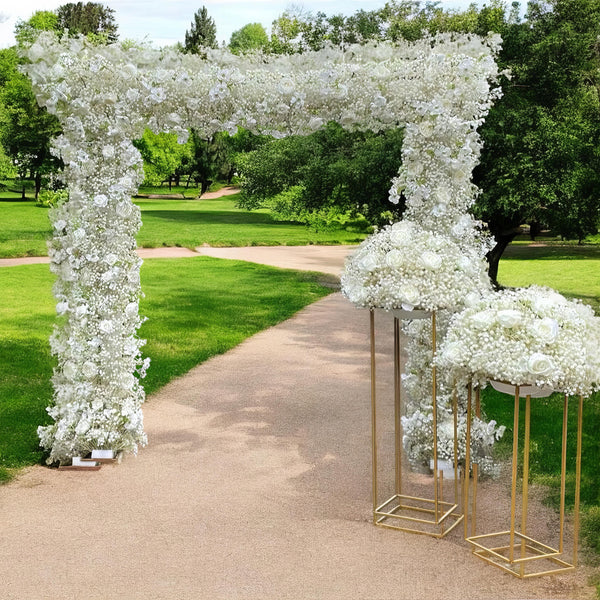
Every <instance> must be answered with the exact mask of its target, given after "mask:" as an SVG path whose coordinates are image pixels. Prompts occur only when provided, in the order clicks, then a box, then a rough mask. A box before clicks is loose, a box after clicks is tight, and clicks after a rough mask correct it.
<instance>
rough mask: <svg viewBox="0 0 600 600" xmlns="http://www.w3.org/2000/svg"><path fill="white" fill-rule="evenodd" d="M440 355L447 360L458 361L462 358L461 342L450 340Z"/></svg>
mask: <svg viewBox="0 0 600 600" xmlns="http://www.w3.org/2000/svg"><path fill="white" fill-rule="evenodd" d="M442 356H443V358H444V359H445V360H447V361H448V362H451V363H457V362H459V361H460V359H461V358H462V344H461V343H460V342H451V343H450V344H448V345H447V346H446V347H445V348H444V351H443V353H442Z"/></svg>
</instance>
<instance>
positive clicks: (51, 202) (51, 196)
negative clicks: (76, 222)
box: [37, 190, 69, 208]
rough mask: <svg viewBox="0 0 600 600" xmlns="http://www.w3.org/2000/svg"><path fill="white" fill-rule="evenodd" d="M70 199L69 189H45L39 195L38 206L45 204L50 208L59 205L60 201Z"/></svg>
mask: <svg viewBox="0 0 600 600" xmlns="http://www.w3.org/2000/svg"><path fill="white" fill-rule="evenodd" d="M68 199H69V192H68V191H67V190H43V191H41V192H40V194H39V196H38V201H37V204H38V206H45V207H48V208H51V207H54V206H58V205H59V204H60V203H62V202H65V201H66V200H68Z"/></svg>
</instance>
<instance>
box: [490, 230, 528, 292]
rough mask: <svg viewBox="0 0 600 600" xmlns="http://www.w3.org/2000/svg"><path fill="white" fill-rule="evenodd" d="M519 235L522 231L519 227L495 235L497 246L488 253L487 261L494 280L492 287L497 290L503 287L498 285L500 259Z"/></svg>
mask: <svg viewBox="0 0 600 600" xmlns="http://www.w3.org/2000/svg"><path fill="white" fill-rule="evenodd" d="M519 233H521V229H520V228H519V227H517V228H515V229H511V230H509V231H503V232H501V233H495V234H494V239H495V240H496V245H495V246H494V247H493V248H492V249H491V250H490V251H489V252H488V253H487V255H486V259H487V261H488V265H489V268H488V275H489V276H490V279H491V280H492V285H493V286H494V288H495V289H497V290H498V289H500V287H501V286H500V284H499V283H498V266H499V263H500V258H501V257H502V254H503V253H504V251H505V250H506V248H507V247H508V245H509V244H510V243H511V242H512V241H513V240H514V239H515V237H516V236H517V235H518V234H519Z"/></svg>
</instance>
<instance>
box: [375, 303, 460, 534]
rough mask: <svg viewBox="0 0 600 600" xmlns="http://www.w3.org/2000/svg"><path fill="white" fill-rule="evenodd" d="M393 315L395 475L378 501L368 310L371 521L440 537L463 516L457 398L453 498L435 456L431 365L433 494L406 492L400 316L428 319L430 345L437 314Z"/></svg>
mask: <svg viewBox="0 0 600 600" xmlns="http://www.w3.org/2000/svg"><path fill="white" fill-rule="evenodd" d="M392 312H393V315H394V464H395V478H394V483H395V485H394V490H395V493H394V495H393V496H391V497H390V498H388V499H387V500H386V501H385V502H383V503H379V497H378V481H377V480H378V472H377V458H378V448H377V401H376V398H377V390H376V388H377V385H376V383H377V378H376V364H375V310H373V309H371V311H370V327H371V438H372V459H373V465H372V470H373V472H372V480H373V523H374V524H375V525H377V526H379V527H387V528H390V529H397V530H400V531H407V532H410V533H419V534H423V535H429V536H432V537H436V538H442V537H444V536H445V535H447V534H448V533H449V532H450V531H452V530H453V529H454V528H455V527H456V526H457V525H458V524H459V523H460V522H461V521H462V519H463V515H462V513H460V512H459V511H458V504H457V498H458V445H457V402H456V397H455V398H454V401H453V415H454V501H453V502H448V501H445V500H444V478H443V471H441V470H440V471H438V458H437V398H436V396H437V394H436V385H437V382H436V370H435V366H433V367H432V379H433V381H432V390H431V395H432V411H433V415H432V418H433V424H432V427H433V478H432V479H433V498H423V497H418V496H410V495H406V494H404V493H403V492H402V483H403V482H402V419H401V416H402V410H401V400H402V398H401V365H400V355H401V346H400V320H401V319H411V320H412V319H428V318H430V319H431V328H432V348H433V349H434V351H435V347H436V321H435V318H436V315H435V312H426V311H401V310H394V311H392Z"/></svg>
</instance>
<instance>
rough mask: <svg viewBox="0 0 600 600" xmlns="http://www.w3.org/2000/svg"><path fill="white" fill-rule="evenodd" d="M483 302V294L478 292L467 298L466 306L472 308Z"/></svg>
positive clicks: (469, 294) (470, 293) (470, 294)
mask: <svg viewBox="0 0 600 600" xmlns="http://www.w3.org/2000/svg"><path fill="white" fill-rule="evenodd" d="M480 300H481V294H479V293H477V292H469V293H468V294H467V295H466V296H465V306H466V307H468V308H471V307H473V306H475V305H476V304H477V303H478V302H479V301H480Z"/></svg>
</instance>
